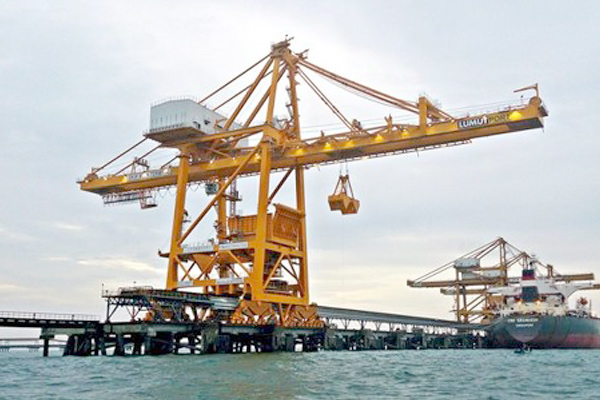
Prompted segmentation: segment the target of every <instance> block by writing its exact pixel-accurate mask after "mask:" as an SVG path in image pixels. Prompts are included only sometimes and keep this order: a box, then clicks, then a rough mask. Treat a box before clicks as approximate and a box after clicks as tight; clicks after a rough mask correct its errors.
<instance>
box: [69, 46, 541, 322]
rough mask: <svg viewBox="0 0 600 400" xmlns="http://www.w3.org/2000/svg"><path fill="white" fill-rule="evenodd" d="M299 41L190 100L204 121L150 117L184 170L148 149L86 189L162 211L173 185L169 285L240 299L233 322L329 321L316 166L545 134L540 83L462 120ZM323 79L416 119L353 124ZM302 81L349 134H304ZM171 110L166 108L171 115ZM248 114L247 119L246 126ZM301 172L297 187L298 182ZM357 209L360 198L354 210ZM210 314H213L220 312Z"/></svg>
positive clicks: (84, 184) (90, 179)
mask: <svg viewBox="0 0 600 400" xmlns="http://www.w3.org/2000/svg"><path fill="white" fill-rule="evenodd" d="M289 44H290V42H289V40H287V39H286V40H285V41H283V42H280V43H277V44H274V45H273V46H272V49H271V52H270V53H269V54H268V55H267V56H266V57H264V58H263V59H262V60H260V61H259V62H257V63H256V64H254V65H253V66H252V67H250V68H249V69H247V70H246V71H244V72H243V73H242V74H240V75H238V76H237V77H236V78H234V79H232V80H231V81H229V82H228V83H227V84H226V85H224V86H222V87H221V88H219V89H218V90H217V91H215V92H213V93H212V94H211V95H210V96H208V97H206V98H205V99H202V100H200V101H199V102H196V103H194V104H193V105H189V104H188V105H186V106H185V107H188V106H191V107H200V108H201V109H202V110H200V111H198V110H196V111H197V112H196V115H200V114H202V113H204V114H202V115H204V117H202V118H200V120H193V121H190V120H189V118H187V117H186V114H185V113H184V112H183V111H182V110H183V109H184V108H185V107H183V105H182V107H180V108H179V109H178V110H177V112H176V113H175V117H174V119H172V118H170V117H169V118H167V116H166V114H165V115H162V114H160V113H159V112H157V113H156V115H155V117H156V118H154V117H152V118H153V119H152V121H153V123H156V124H155V125H154V127H153V128H151V130H150V131H149V132H148V133H147V134H145V139H144V140H142V142H143V141H146V140H151V141H155V142H157V143H158V145H157V146H156V148H155V149H154V150H156V149H158V148H171V149H176V150H178V156H177V159H178V160H179V161H178V163H175V160H173V162H171V163H167V164H164V165H162V166H160V167H157V168H154V169H153V168H151V167H150V166H149V165H148V164H147V163H146V162H145V161H144V157H146V155H147V154H148V153H146V154H145V155H144V156H142V157H141V158H135V159H134V161H133V162H132V163H131V164H129V166H130V167H131V168H132V171H129V172H128V171H126V168H124V169H121V170H120V171H117V172H116V173H112V174H107V173H104V174H103V175H102V174H101V172H102V171H103V170H104V169H105V168H106V165H105V166H103V167H101V168H98V169H92V172H91V173H90V174H89V175H88V176H87V177H86V178H85V179H83V180H82V181H81V182H80V185H81V189H82V190H85V191H89V192H93V193H96V194H99V195H102V196H103V198H104V200H105V203H116V202H125V201H132V200H139V201H140V202H141V203H142V206H144V207H148V206H151V205H153V203H152V202H151V201H150V200H151V192H152V191H153V190H156V189H160V188H165V187H172V186H175V187H176V196H175V211H174V218H173V227H172V232H171V244H170V250H169V252H168V253H163V254H162V255H163V256H164V257H168V270H167V279H166V288H167V290H184V291H188V290H197V291H200V292H201V293H205V294H211V295H217V296H227V297H232V298H238V299H239V305H238V307H237V309H236V311H235V312H233V313H232V314H231V315H227V316H226V317H223V316H222V315H220V316H219V318H226V319H227V320H228V321H230V322H237V323H252V324H278V325H282V326H315V325H319V324H321V323H322V322H321V321H320V320H319V318H318V316H317V314H316V306H314V305H311V304H310V302H309V281H308V264H307V238H306V201H305V184H304V171H305V169H306V168H308V167H310V166H314V165H322V164H328V163H337V162H344V161H348V160H359V159H364V158H370V157H376V156H381V155H392V154H400V153H404V152H408V151H414V150H419V149H429V148H436V147H443V146H448V145H453V144H462V143H468V142H469V141H470V140H471V139H473V138H478V137H483V136H490V135H496V134H502V133H508V132H513V131H519V130H525V129H533V128H540V127H542V126H543V117H545V116H546V115H547V112H546V110H545V108H544V106H543V104H542V101H541V99H540V97H539V95H538V93H537V85H535V86H532V87H530V88H532V89H535V95H534V96H533V97H531V98H530V99H529V101H528V103H526V104H520V105H516V106H507V107H505V108H503V109H501V110H499V111H497V112H492V113H487V114H480V115H473V116H467V117H463V118H455V117H453V116H451V115H450V114H448V113H446V112H444V111H442V110H441V109H439V108H438V107H436V106H435V105H434V104H432V102H431V101H429V100H428V99H427V98H425V97H420V98H419V100H418V101H417V102H410V101H405V100H401V99H398V98H396V97H393V96H390V95H388V94H385V93H383V92H380V91H377V90H374V89H371V88H369V87H367V86H365V85H362V84H359V83H357V82H354V81H352V80H350V79H347V78H344V77H342V76H339V75H337V74H335V73H333V72H331V71H328V70H326V69H323V68H321V67H319V66H317V65H315V64H312V63H310V62H309V61H307V59H306V54H305V53H304V52H303V53H294V52H292V51H291V50H290V48H289ZM261 64H262V68H260V72H259V73H258V75H257V76H256V77H255V79H253V80H252V82H251V83H250V84H249V85H248V86H246V87H244V88H243V89H242V90H240V91H238V92H237V93H235V94H234V95H233V96H232V97H230V98H228V99H227V100H226V101H225V102H223V103H221V105H219V106H217V107H214V108H212V109H210V110H209V109H208V108H207V107H205V106H203V104H204V103H205V102H206V101H207V100H208V99H209V98H213V96H215V95H216V94H217V93H222V91H223V90H224V89H225V88H228V87H230V85H231V84H232V83H233V82H235V81H237V80H238V79H240V78H241V77H242V76H244V75H245V74H246V73H247V72H248V71H250V70H252V69H253V68H255V67H258V66H259V65H261ZM313 73H316V74H318V75H320V76H322V77H325V78H326V79H328V80H330V81H333V82H335V83H336V84H338V85H341V86H342V87H343V88H346V89H349V90H350V91H353V92H356V93H359V94H360V95H361V96H363V97H368V98H371V99H374V100H376V101H378V102H381V103H384V104H386V105H388V106H392V107H396V108H399V109H401V110H405V111H408V112H410V113H413V114H415V115H416V116H417V117H418V121H417V123H413V124H404V123H397V122H395V121H394V120H393V118H392V117H391V116H388V117H385V119H384V121H385V122H384V123H383V124H381V125H378V126H372V127H363V126H362V124H361V123H360V122H358V121H356V120H352V121H351V120H349V119H348V118H346V117H345V116H344V114H343V113H342V112H341V111H340V110H339V109H338V107H336V106H335V105H334V104H333V102H331V101H330V100H329V98H328V97H327V96H325V94H324V93H323V92H322V90H321V89H320V88H319V87H317V85H316V84H315V83H314V81H313V80H312V79H311V78H310V76H309V74H313ZM281 80H284V82H286V83H287V86H288V87H287V96H288V99H287V104H286V107H287V110H288V112H289V118H286V119H284V120H282V119H279V118H276V114H275V106H276V100H280V98H278V97H277V96H279V97H281V96H282V95H281V91H280V90H279V91H278V88H279V86H281V84H280V83H281V82H280V81H281ZM300 81H302V82H303V84H304V85H305V86H308V88H310V89H311V90H312V91H313V92H314V93H315V94H316V95H317V96H318V97H319V98H320V99H321V100H322V101H323V103H325V105H326V106H327V107H328V108H329V109H330V110H331V111H332V112H333V113H334V114H335V115H336V116H337V117H338V118H339V119H340V121H341V122H342V123H343V125H344V127H345V129H344V131H343V132H341V133H335V134H325V133H323V132H322V133H321V135H320V136H317V137H312V138H303V137H302V135H301V126H300V114H299V102H298V95H297V88H298V84H299V82H300ZM240 98H241V99H240ZM236 99H237V100H238V103H237V105H236V106H235V108H234V109H233V111H232V112H231V113H230V115H229V116H228V117H225V116H222V115H220V114H218V113H217V112H216V111H217V110H218V109H219V108H220V107H221V106H222V105H224V104H227V103H231V102H232V101H233V100H236ZM180 105H181V104H180ZM169 107H170V105H165V110H168V109H169ZM159 111H160V110H159ZM163 111H164V110H163ZM179 111H181V112H179ZM191 113H192V114H194V112H191ZM198 113H200V114H198ZM244 113H245V117H244V120H243V122H242V123H241V124H238V123H236V121H238V120H240V119H241V118H242V115H244ZM261 113H264V114H262V115H263V117H262V118H260V117H259V115H261ZM163 116H164V117H165V121H163ZM178 118H179V119H178ZM197 119H198V118H197ZM166 121H169V123H168V124H167V122H166ZM249 138H250V139H251V138H255V139H258V140H257V143H256V144H255V145H254V146H249V145H248V143H249V142H248V139H249ZM131 149H132V148H130V149H128V150H127V152H128V151H130V150H131ZM123 154H125V153H123ZM123 154H122V155H123ZM112 161H114V160H111V162H112ZM136 166H137V167H140V166H141V167H142V171H141V172H140V171H139V170H138V171H135V169H134V168H135V167H136ZM279 171H281V172H283V174H282V177H281V179H280V180H279V181H278V182H277V183H276V184H273V185H272V183H275V182H271V178H272V177H273V176H274V174H273V173H274V172H279ZM249 175H258V181H259V188H258V201H257V203H258V206H257V210H256V213H253V214H251V215H237V213H236V211H235V207H231V206H232V205H235V203H236V202H237V201H239V200H240V197H239V196H238V193H237V190H236V185H235V183H236V180H237V179H239V178H242V177H245V176H249ZM292 176H293V178H294V179H293V180H294V182H293V183H288V180H289V181H291V180H290V179H289V178H290V177H292ZM198 182H200V183H204V184H206V189H207V193H210V194H212V198H211V200H210V201H209V202H208V204H206V205H205V206H204V208H203V210H202V211H201V212H200V213H199V214H198V215H197V216H195V217H194V218H191V219H190V220H189V222H190V223H189V225H188V224H186V218H188V217H189V216H188V213H187V211H186V195H187V193H188V187H189V186H190V184H192V183H198ZM286 184H287V185H286ZM284 185H286V186H291V189H292V191H294V192H295V204H292V205H289V204H288V205H284V204H280V203H275V202H274V200H275V198H276V196H277V194H278V192H279V191H280V189H281V188H282V187H283V186H284ZM350 203H351V202H350ZM228 205H229V207H228ZM357 206H358V203H355V209H357ZM213 208H214V209H215V210H216V222H215V223H214V226H215V229H216V237H215V238H212V239H211V240H210V241H208V242H205V243H200V244H194V243H189V242H190V240H189V239H190V235H191V234H192V232H194V230H195V229H197V227H198V225H199V224H200V223H202V222H203V221H207V220H208V219H209V218H208V214H209V212H210V211H211V209H213ZM349 212H352V211H349ZM213 317H216V316H215V315H213ZM205 318H210V312H208V313H207V314H206V315H205Z"/></svg>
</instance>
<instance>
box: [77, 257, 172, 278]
mask: <svg viewBox="0 0 600 400" xmlns="http://www.w3.org/2000/svg"><path fill="white" fill-rule="evenodd" d="M77 264H79V265H83V266H86V267H95V268H104V269H126V270H130V271H136V272H151V273H154V274H161V275H162V274H163V271H162V270H160V269H158V268H154V267H152V266H151V265H150V264H147V263H145V262H142V261H136V260H130V259H126V258H90V259H82V260H78V261H77Z"/></svg>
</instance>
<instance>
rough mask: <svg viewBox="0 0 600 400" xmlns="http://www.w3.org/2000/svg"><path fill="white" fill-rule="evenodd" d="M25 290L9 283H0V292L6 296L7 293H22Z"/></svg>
mask: <svg viewBox="0 0 600 400" xmlns="http://www.w3.org/2000/svg"><path fill="white" fill-rule="evenodd" d="M23 290H25V288H24V287H22V286H19V285H13V284H11V283H0V292H2V293H4V294H6V293H7V292H22V291H23Z"/></svg>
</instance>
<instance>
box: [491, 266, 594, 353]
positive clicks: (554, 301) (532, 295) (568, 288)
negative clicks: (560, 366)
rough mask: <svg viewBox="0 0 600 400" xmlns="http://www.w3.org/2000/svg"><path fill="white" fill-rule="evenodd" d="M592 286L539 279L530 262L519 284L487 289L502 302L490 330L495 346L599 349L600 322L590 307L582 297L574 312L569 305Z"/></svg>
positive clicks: (586, 283) (545, 278)
mask: <svg viewBox="0 0 600 400" xmlns="http://www.w3.org/2000/svg"><path fill="white" fill-rule="evenodd" d="M592 286H593V284H592V283H591V282H565V283H562V282H561V283H557V282H556V281H555V280H554V279H553V278H552V277H551V276H549V277H539V276H537V275H536V271H535V268H534V262H531V263H530V264H529V265H527V266H526V267H525V268H524V269H523V272H522V276H521V278H520V280H519V282H518V283H517V284H515V285H512V286H503V287H493V288H490V289H488V292H489V293H490V294H493V295H499V296H501V297H502V299H503V301H502V304H500V305H499V306H498V308H497V309H496V310H495V314H496V315H495V318H494V319H493V320H492V321H491V323H490V326H489V328H488V334H489V338H490V341H491V344H492V346H494V347H510V348H568V349H580V348H600V319H599V318H597V317H595V316H594V315H592V311H591V303H590V302H589V301H588V300H587V299H585V298H583V297H580V298H579V299H577V302H576V306H575V309H570V308H569V303H568V299H569V297H570V296H571V295H573V294H574V293H575V292H577V291H578V290H582V289H588V288H592Z"/></svg>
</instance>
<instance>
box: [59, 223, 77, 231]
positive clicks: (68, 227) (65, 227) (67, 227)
mask: <svg viewBox="0 0 600 400" xmlns="http://www.w3.org/2000/svg"><path fill="white" fill-rule="evenodd" d="M54 227H55V228H58V229H61V230H64V231H81V230H83V229H84V227H83V226H81V225H75V224H69V223H66V222H56V223H55V224H54Z"/></svg>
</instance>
